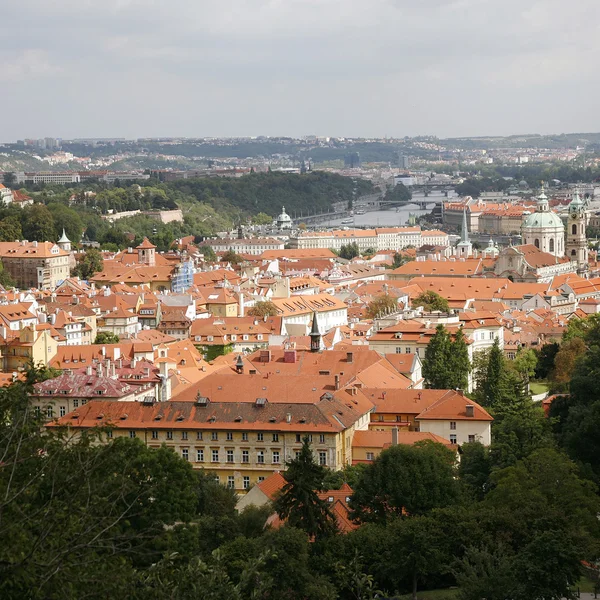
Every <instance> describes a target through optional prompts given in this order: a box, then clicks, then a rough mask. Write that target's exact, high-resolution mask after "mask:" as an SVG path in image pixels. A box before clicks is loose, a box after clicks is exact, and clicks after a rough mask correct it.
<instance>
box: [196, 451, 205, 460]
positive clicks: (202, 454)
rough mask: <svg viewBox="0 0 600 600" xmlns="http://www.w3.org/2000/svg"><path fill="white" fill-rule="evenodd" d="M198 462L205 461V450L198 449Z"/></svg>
mask: <svg viewBox="0 0 600 600" xmlns="http://www.w3.org/2000/svg"><path fill="white" fill-rule="evenodd" d="M196 462H204V450H196Z"/></svg>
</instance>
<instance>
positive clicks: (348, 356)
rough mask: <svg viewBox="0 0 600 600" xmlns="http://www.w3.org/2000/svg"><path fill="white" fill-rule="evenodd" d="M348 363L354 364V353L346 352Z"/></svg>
mask: <svg viewBox="0 0 600 600" xmlns="http://www.w3.org/2000/svg"><path fill="white" fill-rule="evenodd" d="M346 362H348V363H351V362H354V354H353V353H352V352H346Z"/></svg>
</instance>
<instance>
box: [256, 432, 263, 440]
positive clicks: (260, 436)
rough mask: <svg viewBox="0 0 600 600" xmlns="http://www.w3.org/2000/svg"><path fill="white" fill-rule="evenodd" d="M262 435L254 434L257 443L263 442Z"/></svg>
mask: <svg viewBox="0 0 600 600" xmlns="http://www.w3.org/2000/svg"><path fill="white" fill-rule="evenodd" d="M264 437H265V436H264V435H263V434H262V433H257V434H256V441H257V442H263V441H264Z"/></svg>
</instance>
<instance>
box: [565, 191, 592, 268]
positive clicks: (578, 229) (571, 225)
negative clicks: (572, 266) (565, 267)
mask: <svg viewBox="0 0 600 600" xmlns="http://www.w3.org/2000/svg"><path fill="white" fill-rule="evenodd" d="M586 219H587V215H586V212H585V202H584V201H583V200H582V199H581V198H580V197H579V192H578V191H577V190H575V193H574V194H573V200H571V203H570V204H569V216H568V217H567V243H566V245H565V246H566V253H565V254H566V256H567V258H569V259H570V260H572V261H575V262H576V263H577V272H578V273H585V272H587V270H588V247H587V238H586V235H585V225H586Z"/></svg>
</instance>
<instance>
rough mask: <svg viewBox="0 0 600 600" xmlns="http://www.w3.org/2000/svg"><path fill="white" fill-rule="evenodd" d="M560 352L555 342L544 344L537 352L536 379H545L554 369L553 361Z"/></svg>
mask: <svg viewBox="0 0 600 600" xmlns="http://www.w3.org/2000/svg"><path fill="white" fill-rule="evenodd" d="M559 350H560V346H559V344H558V343H556V342H552V343H549V344H544V345H543V346H542V347H541V348H540V349H539V351H538V353H537V354H538V361H537V366H536V368H535V377H536V379H547V378H548V377H550V374H551V373H552V369H553V368H554V359H555V358H556V355H557V354H558V351H559Z"/></svg>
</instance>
